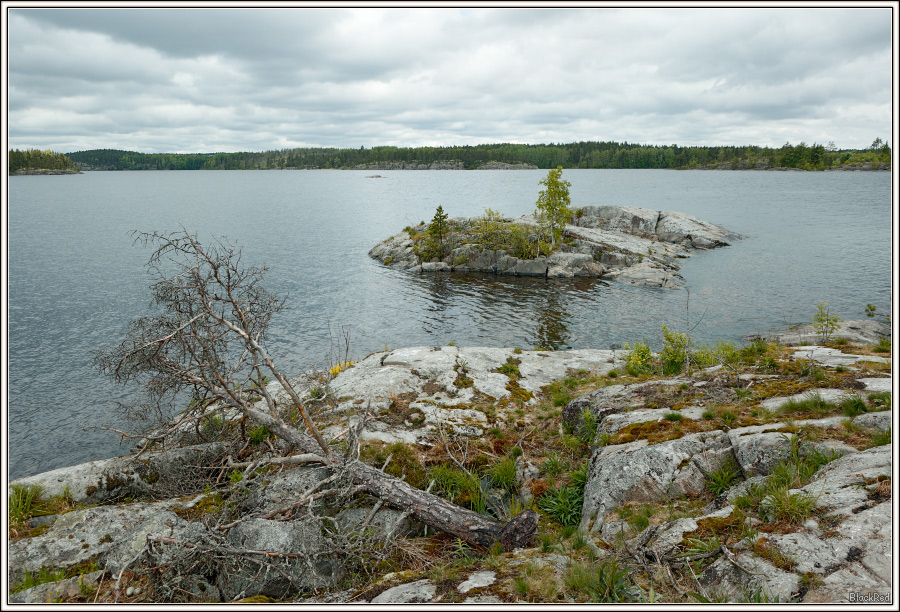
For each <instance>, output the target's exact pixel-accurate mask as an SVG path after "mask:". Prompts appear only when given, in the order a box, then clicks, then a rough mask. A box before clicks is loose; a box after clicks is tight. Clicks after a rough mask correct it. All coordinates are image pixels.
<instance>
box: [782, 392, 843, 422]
mask: <svg viewBox="0 0 900 612" xmlns="http://www.w3.org/2000/svg"><path fill="white" fill-rule="evenodd" d="M837 408H838V407H837V406H836V405H835V404H832V403H831V402H829V401H826V400H825V399H823V398H822V396H821V395H820V394H819V393H815V392H810V393H807V394H806V395H805V396H804V397H803V398H802V399H790V400H788V401H787V402H785V403H784V404H782V405H781V409H780V410H781V412H782V413H785V414H803V415H808V416H812V417H823V416H828V415H830V414H831V413H833V412H836V411H837Z"/></svg>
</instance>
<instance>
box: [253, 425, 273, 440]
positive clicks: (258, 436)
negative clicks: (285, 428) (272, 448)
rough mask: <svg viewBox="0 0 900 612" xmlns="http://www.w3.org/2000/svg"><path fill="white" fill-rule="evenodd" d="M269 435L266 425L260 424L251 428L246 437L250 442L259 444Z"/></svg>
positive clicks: (270, 433)
mask: <svg viewBox="0 0 900 612" xmlns="http://www.w3.org/2000/svg"><path fill="white" fill-rule="evenodd" d="M271 435H272V432H271V431H269V430H268V428H267V427H264V426H260V427H254V428H253V429H251V430H250V433H249V434H248V435H247V437H248V438H249V439H250V444H260V443H261V442H263V441H264V440H265V439H266V438H268V437H269V436H271Z"/></svg>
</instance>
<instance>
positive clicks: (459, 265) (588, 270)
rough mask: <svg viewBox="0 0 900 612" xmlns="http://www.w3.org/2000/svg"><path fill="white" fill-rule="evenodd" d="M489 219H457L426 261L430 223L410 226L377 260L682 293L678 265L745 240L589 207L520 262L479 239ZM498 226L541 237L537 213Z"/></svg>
mask: <svg viewBox="0 0 900 612" xmlns="http://www.w3.org/2000/svg"><path fill="white" fill-rule="evenodd" d="M480 219H481V218H479V217H461V218H455V219H451V220H450V221H451V227H452V228H453V229H452V233H451V235H450V236H449V238H448V239H447V240H448V242H449V243H450V244H451V248H449V249H448V251H447V254H446V255H445V256H444V257H443V258H441V259H431V260H428V261H424V260H423V257H422V256H421V255H420V253H418V252H417V243H418V242H419V241H421V240H422V239H423V238H424V237H425V233H426V230H427V225H420V226H418V227H415V228H408V229H407V230H404V231H403V232H400V233H399V234H396V235H394V236H392V237H391V238H388V239H387V240H384V241H382V242H381V243H379V244H378V245H376V246H375V247H374V248H372V250H371V251H369V256H370V257H372V258H374V259H376V260H378V261H380V262H381V263H383V264H385V265H387V266H389V267H391V268H395V269H398V270H405V271H409V272H416V273H422V272H428V273H444V272H452V273H471V272H476V273H490V274H500V275H507V276H537V277H546V278H571V277H573V276H587V277H595V278H602V279H606V280H617V281H619V282H624V283H629V284H632V285H639V286H647V287H667V288H678V287H681V286H683V285H684V278H683V277H682V276H681V275H680V274H678V270H679V269H680V266H679V265H678V264H677V263H676V260H678V259H682V258H685V257H689V256H690V255H691V254H692V253H693V252H695V251H697V250H706V249H713V248H718V247H723V246H729V245H730V244H731V243H732V242H734V241H736V240H739V239H740V238H741V237H740V236H739V235H738V234H736V233H734V232H731V231H729V230H727V229H725V228H723V227H720V226H717V225H713V224H711V223H707V222H705V221H702V220H700V219H697V218H696V217H693V216H691V215H687V214H684V213H679V212H668V211H656V210H650V209H644V208H633V207H625V206H585V207H583V208H579V209H577V210H576V212H575V215H574V218H573V220H572V223H569V224H567V225H566V226H565V230H564V232H563V240H562V242H561V244H559V245H558V248H557V249H556V250H554V251H553V252H552V253H550V254H549V255H546V256H537V257H527V258H526V257H517V256H515V254H513V253H510V252H509V250H510V249H503V248H498V249H492V248H489V247H485V246H484V245H483V244H481V243H480V242H479V237H478V228H479V223H480V222H481V221H480ZM497 223H500V224H505V225H506V226H519V227H521V228H524V231H526V232H529V233H531V234H534V235H533V236H532V237H531V239H532V240H533V241H536V240H537V237H536V236H537V232H538V223H537V221H536V220H535V219H534V217H532V216H523V217H518V218H510V217H500V218H499V220H498V221H497Z"/></svg>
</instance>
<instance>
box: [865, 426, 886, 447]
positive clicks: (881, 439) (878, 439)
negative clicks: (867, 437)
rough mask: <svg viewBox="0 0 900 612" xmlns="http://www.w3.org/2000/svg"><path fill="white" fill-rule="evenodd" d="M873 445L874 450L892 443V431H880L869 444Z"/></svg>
mask: <svg viewBox="0 0 900 612" xmlns="http://www.w3.org/2000/svg"><path fill="white" fill-rule="evenodd" d="M869 443H870V444H871V445H872V448H874V447H876V446H884V445H885V444H890V443H891V430H890V429H888V430H887V431H879V432H876V433H875V434H874V435H872V439H871V441H870V442H869Z"/></svg>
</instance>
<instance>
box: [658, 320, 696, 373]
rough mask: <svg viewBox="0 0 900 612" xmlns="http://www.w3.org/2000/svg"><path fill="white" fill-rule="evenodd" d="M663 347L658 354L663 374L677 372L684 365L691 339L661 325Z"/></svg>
mask: <svg viewBox="0 0 900 612" xmlns="http://www.w3.org/2000/svg"><path fill="white" fill-rule="evenodd" d="M662 336H663V348H662V352H660V354H659V361H660V367H661V369H662V373H663V375H665V376H671V375H674V374H678V373H680V372H681V370H682V369H683V368H684V367H685V365H686V363H687V358H688V350H689V349H690V348H691V341H690V339H689V338H688V335H687V334H682V333H678V332H674V331H672V330H670V329H669V328H668V327H667V326H666V324H665V323H663V325H662Z"/></svg>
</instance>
